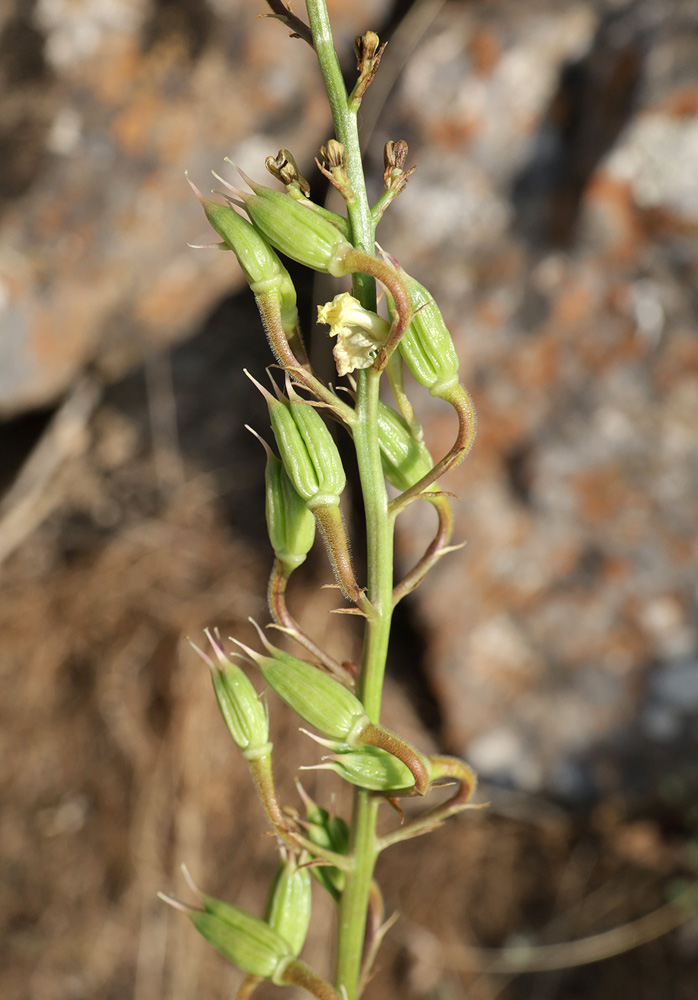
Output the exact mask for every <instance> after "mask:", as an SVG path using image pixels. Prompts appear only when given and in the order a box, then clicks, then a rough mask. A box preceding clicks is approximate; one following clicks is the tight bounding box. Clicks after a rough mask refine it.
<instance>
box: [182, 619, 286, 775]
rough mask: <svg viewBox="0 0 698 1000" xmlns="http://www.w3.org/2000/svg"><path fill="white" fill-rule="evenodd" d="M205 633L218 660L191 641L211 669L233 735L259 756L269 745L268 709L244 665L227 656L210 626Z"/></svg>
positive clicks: (245, 750) (239, 743) (248, 750)
mask: <svg viewBox="0 0 698 1000" xmlns="http://www.w3.org/2000/svg"><path fill="white" fill-rule="evenodd" d="M206 636H207V638H208V640H209V642H210V643H211V646H212V647H213V651H214V653H215V656H216V661H217V662H214V661H213V660H212V659H211V657H210V656H208V654H207V653H204V652H203V650H201V649H199V647H198V646H195V645H194V643H191V645H192V647H193V648H194V649H195V650H196V651H197V653H199V655H200V656H202V657H203V659H204V660H205V661H206V663H207V664H208V666H209V668H210V670H211V679H212V681H213V690H214V692H215V695H216V700H217V702H218V707H219V708H220V711H221V715H222V716H223V719H224V721H225V724H226V726H227V727H228V731H229V733H230V735H231V736H232V737H233V739H234V740H235V742H236V743H237V745H238V746H239V747H240V749H241V750H242V751H243V752H244V753H245V754H247V753H249V754H251V755H252V756H256V755H257V754H258V753H259V752H260V751H261V750H264V749H266V748H267V747H268V746H269V720H268V719H267V712H266V709H265V707H264V705H263V704H262V702H261V701H260V700H259V695H258V694H257V692H256V691H255V689H254V686H253V685H252V682H251V681H250V679H249V677H248V676H247V674H246V673H245V671H244V670H243V669H242V667H240V666H238V664H237V663H233V662H232V661H231V660H230V659H229V658H228V656H226V653H225V650H224V649H223V646H222V644H221V642H220V639H219V638H218V636H214V635H212V634H211V632H209V631H208V629H207V630H206Z"/></svg>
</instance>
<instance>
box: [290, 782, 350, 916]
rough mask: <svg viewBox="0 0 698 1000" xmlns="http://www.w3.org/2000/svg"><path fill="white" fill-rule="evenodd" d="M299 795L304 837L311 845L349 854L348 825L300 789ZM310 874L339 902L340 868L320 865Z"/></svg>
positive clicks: (340, 888) (341, 886)
mask: <svg viewBox="0 0 698 1000" xmlns="http://www.w3.org/2000/svg"><path fill="white" fill-rule="evenodd" d="M300 791H301V795H302V798H303V803H304V805H305V817H306V820H307V824H308V825H307V827H306V836H307V838H308V840H310V841H312V843H313V844H317V846H318V847H324V848H326V849H327V850H329V851H334V852H335V854H348V853H349V839H350V830H349V826H348V824H347V823H346V822H345V821H344V820H343V819H342V817H341V816H335V815H332V814H331V813H329V812H328V811H327V810H326V809H323V808H322V806H319V805H318V804H317V802H314V801H313V800H312V799H311V798H310V796H309V795H308V794H307V793H306V792H305V791H304V790H303V789H302V788H301V789H300ZM311 873H312V874H313V875H314V876H315V878H316V880H317V881H318V882H319V883H320V885H321V886H323V888H324V889H326V890H327V891H328V892H329V893H330V895H331V896H332V897H333V899H334V900H335V901H336V902H339V898H340V895H341V893H342V891H343V889H344V882H345V875H344V872H343V871H342V870H341V869H340V868H335V867H334V865H322V866H320V867H317V868H311Z"/></svg>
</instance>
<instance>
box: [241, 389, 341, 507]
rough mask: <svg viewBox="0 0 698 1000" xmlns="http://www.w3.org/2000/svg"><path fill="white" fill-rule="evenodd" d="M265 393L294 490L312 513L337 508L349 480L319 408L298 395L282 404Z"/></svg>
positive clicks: (275, 434) (280, 451)
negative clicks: (326, 507) (320, 508)
mask: <svg viewBox="0 0 698 1000" xmlns="http://www.w3.org/2000/svg"><path fill="white" fill-rule="evenodd" d="M260 388H261V387H260ZM263 392H264V395H265V399H266V401H267V405H268V406H269V415H270V417H271V426H272V430H273V431H274V437H275V438H276V444H277V446H278V448H279V454H280V455H281V461H282V462H283V464H284V468H285V470H286V472H287V474H288V477H289V479H290V480H291V482H292V483H293V486H294V489H295V490H296V492H297V493H298V494H299V495H300V496H301V497H302V498H303V499H304V500H305V502H306V503H307V504H308V506H309V507H310V508H311V509H312V508H313V507H317V506H320V505H323V506H324V505H327V504H329V505H332V506H337V504H339V494H340V493H341V492H342V490H343V489H344V487H345V485H346V481H347V480H346V475H345V472H344V467H343V466H342V460H341V458H340V457H339V452H338V451H337V445H336V444H335V443H334V441H333V440H332V435H331V434H330V432H329V430H328V429H327V426H326V424H325V422H324V420H323V419H322V417H321V416H320V414H319V413H318V412H317V410H316V409H315V407H313V406H311V404H310V403H307V402H306V401H305V400H303V399H301V398H300V397H299V396H297V395H295V394H294V395H293V396H292V398H291V399H289V400H281V399H275V398H274V397H273V396H272V395H271V394H270V393H268V392H267V391H266V389H264V390H263Z"/></svg>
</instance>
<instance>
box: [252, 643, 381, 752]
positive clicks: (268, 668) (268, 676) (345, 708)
mask: <svg viewBox="0 0 698 1000" xmlns="http://www.w3.org/2000/svg"><path fill="white" fill-rule="evenodd" d="M269 648H270V651H271V652H272V655H271V656H261V655H260V654H259V653H257V654H255V655H254V660H255V663H256V664H257V666H258V667H259V669H260V670H261V671H262V674H263V676H264V679H265V681H266V682H267V684H269V686H270V687H271V688H273V689H274V691H276V693H277V694H278V696H279V697H280V698H281V699H282V701H285V702H286V704H287V705H288V706H289V708H292V709H293V711H294V712H296V713H297V714H298V715H300V717H301V719H303V720H304V721H305V722H307V723H308V725H309V726H312V727H313V729H316V730H317V731H318V732H319V733H321V734H322V735H323V736H326V737H327V738H328V739H331V740H342V741H344V740H345V739H346V738H347V737H348V736H350V734H353V733H356V732H358V731H360V729H361V725H362V723H365V724H368V721H369V720H368V718H367V716H366V712H365V710H364V706H363V705H362V704H361V702H360V701H359V699H358V698H357V697H356V695H353V694H352V693H351V691H349V690H347V688H345V687H344V686H343V685H342V684H340V683H339V681H336V680H334V678H332V677H330V676H329V674H326V673H324V671H322V670H320V669H319V668H318V667H313V666H311V665H310V664H309V663H306V662H305V660H299V659H298V658H297V657H296V656H292V655H291V653H285V652H283V651H282V650H277V649H275V648H274V647H273V646H270V647H269ZM246 651H247V650H246ZM247 652H249V651H247Z"/></svg>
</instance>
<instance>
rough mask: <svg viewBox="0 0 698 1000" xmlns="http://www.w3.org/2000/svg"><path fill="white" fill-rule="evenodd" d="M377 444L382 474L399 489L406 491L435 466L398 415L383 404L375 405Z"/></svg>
mask: <svg viewBox="0 0 698 1000" xmlns="http://www.w3.org/2000/svg"><path fill="white" fill-rule="evenodd" d="M378 444H379V446H380V451H381V463H382V465H383V474H384V476H385V478H386V479H387V480H388V482H389V483H390V485H391V486H395V487H396V489H398V490H401V491H404V490H408V489H409V488H410V487H411V486H414V484H415V483H417V482H419V480H420V479H421V478H422V476H426V475H427V473H428V472H431V470H432V468H433V466H434V463H433V461H432V458H431V455H430V454H429V451H428V449H427V447H426V445H425V444H423V443H422V442H421V441H417V439H416V438H415V437H414V435H413V434H412V432H411V431H410V429H409V427H408V426H407V424H406V422H405V421H404V420H403V418H402V417H401V416H400V414H399V413H396V412H395V410H392V409H391V408H390V407H389V406H386V405H385V403H382V402H379V403H378ZM431 489H433V490H437V489H438V487H437V486H433V487H431Z"/></svg>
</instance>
